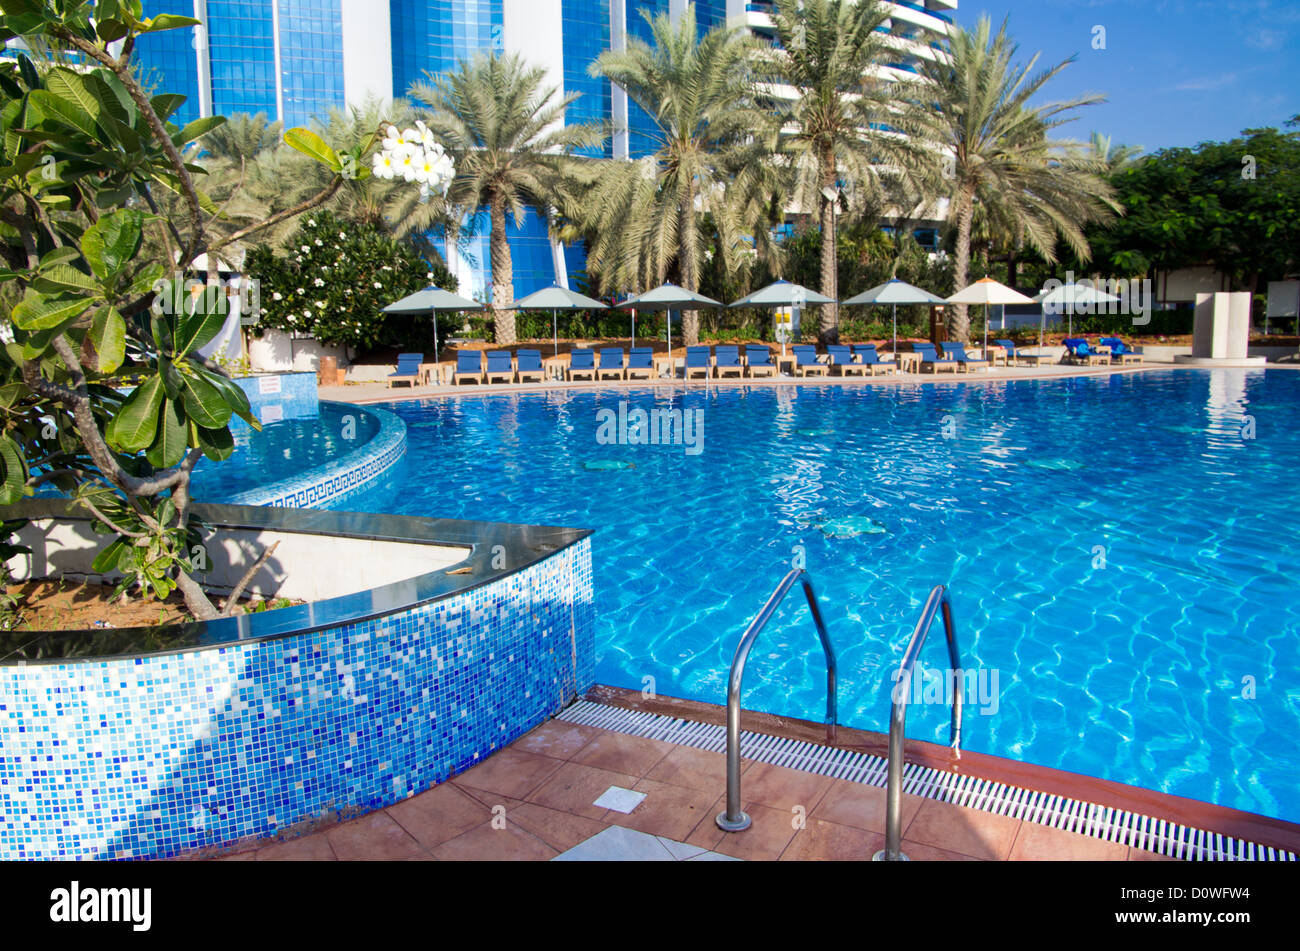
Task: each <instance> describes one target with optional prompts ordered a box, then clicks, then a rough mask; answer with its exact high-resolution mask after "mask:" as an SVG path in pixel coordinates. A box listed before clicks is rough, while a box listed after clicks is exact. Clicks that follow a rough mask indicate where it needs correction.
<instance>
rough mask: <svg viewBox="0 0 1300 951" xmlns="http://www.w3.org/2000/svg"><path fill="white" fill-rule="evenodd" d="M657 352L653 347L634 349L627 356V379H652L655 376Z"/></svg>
mask: <svg viewBox="0 0 1300 951" xmlns="http://www.w3.org/2000/svg"><path fill="white" fill-rule="evenodd" d="M654 370H655V352H654V350H653V348H651V347H633V348H632V349H631V350H630V351H629V352H628V355H627V378H628V379H629V380H637V379H646V380H648V379H650V378H651V377H653V376H654Z"/></svg>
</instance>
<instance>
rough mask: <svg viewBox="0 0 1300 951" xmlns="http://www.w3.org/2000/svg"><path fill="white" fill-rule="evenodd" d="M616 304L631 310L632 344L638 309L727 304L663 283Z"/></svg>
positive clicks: (670, 347) (670, 348) (670, 336)
mask: <svg viewBox="0 0 1300 951" xmlns="http://www.w3.org/2000/svg"><path fill="white" fill-rule="evenodd" d="M617 306H618V307H620V308H622V309H623V310H630V311H632V346H636V312H637V311H638V310H648V311H660V310H677V309H678V308H681V307H687V308H690V309H691V310H697V309H699V308H701V307H718V308H722V307H726V306H727V305H726V304H724V303H722V301H716V300H714V299H713V298H712V297H705V296H704V295H703V294H697V293H695V291H688V290H687V289H686V288H684V287H678V286H677V285H676V284H663V285H660V286H659V287H656V288H655V289H654V290H652V291H646V292H645V293H644V294H641V295H639V296H637V297H632V298H629V299H628V300H625V301H623V303H621V304H618V305H617ZM672 354H673V322H672V318H671V317H670V318H669V319H668V356H669V357H671V356H672ZM674 372H676V371H674Z"/></svg>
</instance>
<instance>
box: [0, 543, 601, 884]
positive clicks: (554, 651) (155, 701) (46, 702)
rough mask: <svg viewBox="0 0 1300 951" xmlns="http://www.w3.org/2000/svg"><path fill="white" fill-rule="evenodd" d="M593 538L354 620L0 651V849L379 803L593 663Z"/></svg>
mask: <svg viewBox="0 0 1300 951" xmlns="http://www.w3.org/2000/svg"><path fill="white" fill-rule="evenodd" d="M591 571H592V569H591V548H590V542H589V538H588V536H587V535H586V533H574V537H573V538H572V539H568V540H567V541H566V542H565V543H564V544H563V545H562V546H561V547H559V548H558V549H557V550H555V551H553V552H551V553H550V554H547V555H545V556H543V557H539V558H536V560H534V561H532V562H531V563H527V564H525V566H524V567H522V568H521V569H520V570H518V571H516V572H514V573H510V574H506V575H505V576H503V577H499V578H496V579H494V580H491V581H488V582H487V583H485V584H481V585H474V586H470V587H467V588H465V589H464V590H462V591H459V592H458V593H455V594H453V595H451V596H448V597H445V598H440V599H437V600H433V601H429V602H427V603H421V604H418V605H416V606H413V607H409V608H407V609H405V610H398V611H396V612H394V613H389V614H385V615H383V616H380V617H376V618H372V619H369V620H364V621H359V622H356V623H347V624H339V625H337V626H333V627H326V628H324V629H321V630H314V631H310V632H307V633H301V634H287V635H285V636H279V637H274V638H271V639H263V640H256V641H252V642H234V643H231V644H227V645H220V646H210V647H202V648H193V649H187V650H184V651H182V652H179V653H163V654H146V655H139V656H123V657H119V658H106V659H98V660H86V661H73V660H66V661H64V660H61V661H47V662H43V663H32V664H28V663H17V664H3V665H0V697H3V698H4V699H3V701H2V702H0V734H2V735H3V738H4V743H3V752H2V753H0V859H121V858H164V857H169V856H174V855H177V854H180V853H183V852H188V851H194V850H200V849H211V848H216V847H221V846H224V845H229V844H232V843H235V842H238V841H246V840H248V839H256V838H269V837H272V836H275V835H277V834H282V833H284V832H286V831H288V830H297V829H304V828H310V827H311V826H312V825H314V824H316V823H320V822H329V821H331V820H333V819H336V818H338V817H341V816H348V815H358V814H361V813H365V812H369V811H372V810H375V809H379V808H383V807H385V806H389V805H392V804H394V803H397V802H399V801H401V800H403V799H406V798H408V797H410V796H412V795H415V794H417V793H419V792H421V791H423V790H424V789H427V788H429V787H431V786H433V785H435V784H437V783H440V782H443V781H444V780H446V779H447V778H449V777H450V776H452V775H454V774H456V773H458V772H461V771H463V770H465V769H468V768H469V767H470V766H472V765H474V764H475V763H477V762H479V761H481V760H482V759H483V758H484V757H486V756H488V755H490V754H491V753H492V752H493V751H495V750H498V749H501V748H502V747H504V746H506V745H508V744H509V743H510V742H512V741H513V740H514V739H516V738H517V737H519V736H521V735H523V734H524V733H525V732H527V731H528V730H530V729H531V728H533V727H534V726H536V725H537V724H539V723H541V722H543V721H544V720H546V719H547V718H549V717H550V716H552V715H553V714H554V713H557V712H558V711H559V710H560V709H562V708H563V707H564V706H565V704H566V703H567V702H568V701H569V700H571V699H572V698H573V696H575V695H576V694H580V693H581V692H582V691H584V690H585V689H587V688H588V687H589V686H590V685H591V684H592V682H593V679H594V666H595V639H594V630H593V627H594V606H593V602H592V577H591Z"/></svg>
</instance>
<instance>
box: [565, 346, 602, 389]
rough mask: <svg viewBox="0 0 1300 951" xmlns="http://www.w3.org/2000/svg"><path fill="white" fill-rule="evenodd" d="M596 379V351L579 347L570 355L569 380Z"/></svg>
mask: <svg viewBox="0 0 1300 951" xmlns="http://www.w3.org/2000/svg"><path fill="white" fill-rule="evenodd" d="M577 379H584V380H594V379H596V351H595V350H591V349H589V348H587V347H578V348H576V349H575V350H573V351H571V352H570V353H569V380H570V381H573V380H577Z"/></svg>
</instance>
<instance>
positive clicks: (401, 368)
mask: <svg viewBox="0 0 1300 951" xmlns="http://www.w3.org/2000/svg"><path fill="white" fill-rule="evenodd" d="M423 362H424V354H422V353H399V354H398V355H397V372H396V373H390V374H388V388H389V389H390V390H391V389H392V388H393V381H394V380H410V381H411V386H418V385H419V383H420V364H421V363H423Z"/></svg>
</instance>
